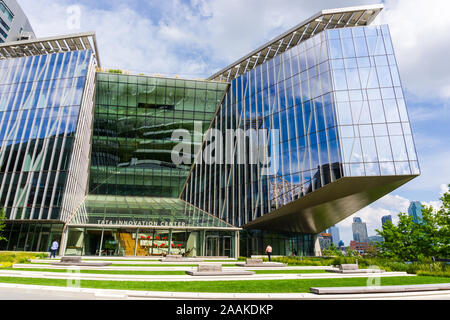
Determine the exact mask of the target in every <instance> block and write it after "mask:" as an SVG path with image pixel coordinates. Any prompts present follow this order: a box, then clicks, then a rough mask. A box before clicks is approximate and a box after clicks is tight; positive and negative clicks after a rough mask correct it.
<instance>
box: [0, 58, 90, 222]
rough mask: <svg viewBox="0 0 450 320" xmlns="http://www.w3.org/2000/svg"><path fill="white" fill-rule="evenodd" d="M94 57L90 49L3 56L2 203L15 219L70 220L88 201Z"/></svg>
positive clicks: (0, 117)
mask: <svg viewBox="0 0 450 320" xmlns="http://www.w3.org/2000/svg"><path fill="white" fill-rule="evenodd" d="M93 63H94V62H93V59H92V54H91V52H90V51H72V52H66V53H58V54H51V55H40V56H32V57H26V58H17V59H9V60H2V61H0V144H1V149H0V183H1V185H0V196H1V199H0V203H1V205H2V206H3V207H5V209H6V215H7V218H8V219H9V220H59V221H64V220H65V219H66V218H67V216H68V215H69V214H70V212H71V208H72V207H76V206H78V205H79V204H81V199H80V197H81V198H82V197H83V196H84V195H85V193H86V183H87V166H88V159H89V140H87V141H86V136H90V134H89V131H86V130H87V129H88V128H89V127H90V126H91V124H92V119H91V118H92V117H90V115H91V113H89V112H87V111H88V110H89V109H90V108H92V105H91V106H89V98H90V99H91V100H90V101H92V97H93V89H92V88H90V87H92V84H93V79H94V76H95V73H94V72H95V67H94V65H93ZM86 84H88V87H89V88H90V89H86V90H85V86H86ZM74 153H75V154H74ZM83 168H84V170H82V169H83ZM77 200H78V203H75V202H76V201H77Z"/></svg>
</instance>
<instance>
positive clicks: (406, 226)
mask: <svg viewBox="0 0 450 320" xmlns="http://www.w3.org/2000/svg"><path fill="white" fill-rule="evenodd" d="M441 201H442V205H441V207H440V209H439V210H435V209H434V208H433V207H432V206H429V207H427V206H424V207H423V209H422V216H423V217H422V219H421V221H419V223H415V222H413V218H412V217H411V216H409V215H407V214H406V213H400V214H399V215H398V217H399V222H398V224H397V225H394V224H392V223H391V222H389V221H388V222H387V223H385V224H384V225H383V230H381V231H380V230H376V231H377V232H378V234H379V235H380V236H382V237H383V238H384V239H385V241H384V242H382V243H380V244H378V245H377V247H378V248H379V249H380V255H381V256H384V257H387V258H395V259H401V260H413V261H417V260H421V259H423V258H429V257H437V256H438V257H442V258H448V257H450V217H449V207H450V193H449V192H446V193H444V195H443V196H442V197H441Z"/></svg>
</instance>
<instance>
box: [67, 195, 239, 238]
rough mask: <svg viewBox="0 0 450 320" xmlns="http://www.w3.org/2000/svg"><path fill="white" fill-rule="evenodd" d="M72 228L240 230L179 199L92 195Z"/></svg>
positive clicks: (81, 209) (70, 223)
mask: <svg viewBox="0 0 450 320" xmlns="http://www.w3.org/2000/svg"><path fill="white" fill-rule="evenodd" d="M69 226H77V227H86V226H101V227H111V228H140V229H221V230H222V229H223V230H240V228H236V227H234V226H232V225H230V224H228V223H226V222H225V221H222V220H220V219H218V218H216V217H215V216H213V215H211V214H209V213H206V212H204V211H202V210H200V209H198V208H196V207H194V206H192V205H190V204H188V203H186V202H184V201H183V200H181V199H178V198H150V197H126V196H106V195H89V196H88V197H87V198H86V200H85V201H84V203H83V204H82V205H81V206H80V208H79V209H78V211H77V213H76V214H75V215H74V217H73V219H72V220H71V221H70V222H69Z"/></svg>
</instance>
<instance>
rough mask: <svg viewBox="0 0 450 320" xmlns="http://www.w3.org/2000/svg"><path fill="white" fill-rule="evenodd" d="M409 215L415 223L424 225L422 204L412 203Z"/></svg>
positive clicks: (418, 202)
mask: <svg viewBox="0 0 450 320" xmlns="http://www.w3.org/2000/svg"><path fill="white" fill-rule="evenodd" d="M408 215H409V216H411V217H412V218H413V222H414V223H422V219H423V215H422V204H421V203H420V201H411V203H410V204H409V207H408Z"/></svg>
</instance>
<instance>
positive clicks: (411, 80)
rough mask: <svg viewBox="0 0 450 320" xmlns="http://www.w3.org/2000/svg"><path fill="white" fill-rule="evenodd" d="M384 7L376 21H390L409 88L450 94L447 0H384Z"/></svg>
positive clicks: (425, 93) (418, 92)
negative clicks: (445, 16)
mask: <svg viewBox="0 0 450 320" xmlns="http://www.w3.org/2000/svg"><path fill="white" fill-rule="evenodd" d="M385 8H386V9H385V10H384V12H383V13H382V14H381V15H380V16H379V22H381V23H387V24H389V27H390V31H391V35H392V38H393V42H394V48H395V51H396V56H397V60H398V63H399V67H400V73H401V74H402V80H403V82H404V85H405V86H406V88H407V89H408V91H410V92H414V93H415V94H416V95H417V96H421V97H427V98H429V97H430V95H435V96H437V97H441V98H444V99H447V98H450V85H449V83H450V64H449V63H448V52H449V51H450V36H449V33H448V30H450V19H447V18H444V15H445V12H448V11H449V10H450V1H448V0H433V1H422V0H387V1H386V3H385Z"/></svg>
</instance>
